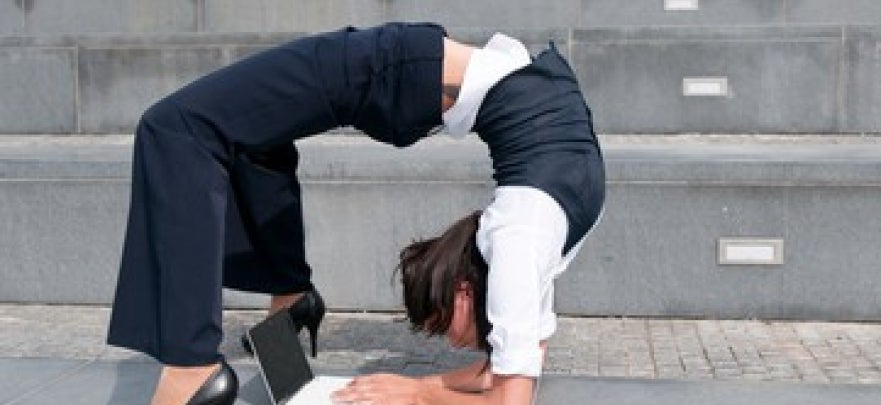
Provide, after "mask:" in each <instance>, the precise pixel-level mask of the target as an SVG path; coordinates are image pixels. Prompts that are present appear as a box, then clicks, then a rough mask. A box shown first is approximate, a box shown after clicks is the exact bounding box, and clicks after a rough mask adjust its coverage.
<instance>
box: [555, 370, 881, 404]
mask: <svg viewBox="0 0 881 405" xmlns="http://www.w3.org/2000/svg"><path fill="white" fill-rule="evenodd" d="M878 401H881V389H879V388H878V387H873V386H850V385H839V386H826V385H807V384H799V385H796V384H780V383H763V382H708V381H668V380H627V379H610V378H602V379H591V378H566V377H558V378H543V379H542V386H541V389H540V391H539V399H538V404H539V405H557V404H598V405H599V404H609V405H612V404H632V405H639V404H647V405H648V404H651V405H660V404H670V405H678V404H718V405H734V404H737V405H747V404H775V405H808V404H811V405H813V404H816V405H821V404H822V405H825V404H853V405H862V404H866V405H868V404H877V403H878Z"/></svg>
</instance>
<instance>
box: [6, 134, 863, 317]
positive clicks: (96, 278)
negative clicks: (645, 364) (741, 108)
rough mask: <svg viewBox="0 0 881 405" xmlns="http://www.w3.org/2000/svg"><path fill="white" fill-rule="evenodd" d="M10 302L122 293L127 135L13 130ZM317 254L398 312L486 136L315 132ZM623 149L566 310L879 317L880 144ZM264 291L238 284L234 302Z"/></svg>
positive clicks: (336, 284) (364, 298)
mask: <svg viewBox="0 0 881 405" xmlns="http://www.w3.org/2000/svg"><path fill="white" fill-rule="evenodd" d="M0 141H2V142H0V218H3V221H0V246H3V250H4V253H3V254H2V255H0V279H2V280H3V282H2V283H0V301H14V302H64V303H102V304H103V303H107V302H109V301H110V300H111V298H112V294H113V288H114V282H115V277H116V271H117V268H116V266H117V263H118V261H119V253H120V249H121V240H122V235H123V232H124V227H125V214H126V210H127V202H128V172H129V165H130V163H129V154H130V143H129V142H130V139H129V138H128V137H86V138H81V137H76V138H70V137H56V138H44V137H17V138H13V139H12V140H9V139H4V140H0ZM299 145H300V149H301V151H302V162H301V178H302V181H303V185H304V202H305V212H306V232H307V236H308V245H307V250H308V256H309V259H310V261H311V262H312V263H313V266H314V268H315V281H316V283H317V284H318V285H319V286H320V288H321V289H322V291H323V292H324V294H325V296H326V298H327V300H328V302H329V303H330V305H332V306H333V307H334V308H344V309H375V310H388V309H395V308H398V302H399V300H400V297H399V295H398V294H397V293H396V292H395V291H396V290H395V288H394V286H393V284H392V283H391V279H390V278H391V274H392V269H393V268H394V265H395V258H396V257H397V253H398V251H399V249H400V248H401V247H402V246H404V245H405V244H407V243H408V242H410V241H411V240H413V239H414V238H418V237H423V236H430V235H433V234H435V233H437V232H439V231H441V230H442V229H444V228H445V227H446V226H447V225H448V224H449V223H451V222H452V221H453V220H455V219H457V218H459V217H460V216H462V215H464V214H465V213H466V212H469V211H470V210H473V209H478V208H481V207H483V206H485V204H487V202H488V201H489V198H490V193H491V190H492V184H491V182H490V181H488V180H489V176H490V165H489V161H488V158H487V156H486V150H485V147H484V146H483V144H482V143H480V142H479V141H477V140H476V139H474V138H472V139H470V140H469V141H462V142H456V141H450V140H446V139H444V138H441V139H436V140H430V141H425V142H422V143H420V144H418V145H417V146H416V147H413V148H408V149H404V150H396V149H394V148H391V147H388V146H382V145H379V144H376V143H373V142H370V141H368V140H365V139H363V138H357V137H356V138H352V137H321V138H317V139H312V140H308V141H305V142H301V143H300V144H299ZM879 146H881V145H879V143H878V142H877V141H874V142H869V143H858V144H843V145H832V144H826V143H819V144H750V143H746V144H743V143H739V144H712V143H692V142H689V141H687V140H686V141H678V142H673V143H669V144H663V143H661V144H641V143H636V144H631V143H626V142H618V143H610V144H607V145H606V148H605V149H606V158H607V166H608V174H609V176H608V177H609V195H608V201H607V210H606V214H605V217H604V219H603V221H602V222H601V224H600V226H599V227H598V228H597V229H596V231H595V233H594V234H593V236H592V237H591V238H590V239H589V242H588V243H587V244H586V245H585V246H584V248H583V250H582V252H581V253H580V255H579V256H578V258H577V259H576V261H575V262H574V263H573V265H572V267H571V268H570V269H569V270H568V271H567V272H566V273H565V274H564V276H563V278H562V279H561V280H560V282H558V284H557V286H558V287H557V288H558V305H557V308H558V310H559V311H561V312H565V313H575V314H588V315H651V316H707V317H760V318H800V319H842V320H843V319H851V320H853V319H873V320H879V319H881V317H879V314H881V298H879V297H878V294H877V291H878V290H879V288H881V273H879V272H878V263H881V251H879V250H878V249H877V248H876V246H875V245H876V241H877V232H878V229H881V217H879V216H878V215H877V212H879V210H881V182H879V180H878V179H879V178H881V147H879ZM720 237H775V238H783V239H784V240H785V247H784V250H785V258H784V259H785V260H784V264H783V265H780V266H720V265H718V264H716V242H717V240H718V239H719V238H720ZM264 300H265V298H264V297H259V296H255V295H247V294H241V293H235V292H231V291H230V292H228V296H227V303H228V305H231V306H254V305H261V304H263V303H264Z"/></svg>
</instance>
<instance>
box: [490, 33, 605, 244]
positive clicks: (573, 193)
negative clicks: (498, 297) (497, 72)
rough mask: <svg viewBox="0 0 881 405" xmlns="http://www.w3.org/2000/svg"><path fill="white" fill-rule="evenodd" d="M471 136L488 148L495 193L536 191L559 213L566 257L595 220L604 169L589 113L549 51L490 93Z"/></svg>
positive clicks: (560, 63) (554, 53) (563, 65)
mask: <svg viewBox="0 0 881 405" xmlns="http://www.w3.org/2000/svg"><path fill="white" fill-rule="evenodd" d="M474 131H475V132H477V133H478V134H479V135H480V138H481V139H483V141H484V142H486V143H487V145H488V146H489V151H490V156H491V157H492V162H493V169H494V170H495V174H494V175H493V178H495V180H496V183H497V184H498V185H499V186H530V187H535V188H538V189H540V190H542V191H544V192H546V193H548V194H549V195H550V196H551V197H553V198H554V199H555V200H556V201H557V202H558V203H559V204H560V205H561V206H562V208H563V211H564V212H565V213H566V217H567V219H568V220H569V232H568V235H567V237H566V244H565V246H564V249H563V253H564V254H565V253H567V252H568V251H569V250H570V249H571V248H572V247H573V246H574V245H575V244H576V243H577V242H578V241H579V240H580V239H581V238H582V237H583V236H584V235H585V234H586V233H587V232H588V231H589V230H590V228H591V227H592V226H593V224H594V223H595V222H596V220H597V217H598V216H599V214H600V211H601V209H602V206H603V200H604V198H605V169H604V167H603V158H602V152H601V151H600V147H599V143H598V142H597V138H596V135H595V134H594V132H593V124H592V120H591V112H590V109H589V108H588V106H587V104H586V103H585V101H584V97H583V96H582V94H581V91H580V89H579V87H578V82H577V81H576V79H575V74H574V73H573V72H572V69H571V68H570V67H569V65H568V64H567V63H566V61H565V59H563V57H562V56H561V55H560V54H559V52H558V51H557V50H556V48H554V47H553V45H552V46H551V48H550V49H548V50H546V51H544V52H542V53H541V54H540V55H539V56H538V57H536V58H535V59H534V60H533V61H532V63H531V64H530V65H528V66H526V67H524V68H522V69H520V70H517V71H515V72H514V73H512V74H511V75H509V76H507V77H505V78H504V79H502V81H500V82H499V83H497V84H496V85H495V86H493V88H491V89H490V90H489V92H488V93H487V95H486V98H485V99H484V101H483V104H482V105H481V107H480V111H479V112H478V115H477V121H476V123H475V126H474Z"/></svg>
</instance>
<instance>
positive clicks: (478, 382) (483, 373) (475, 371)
mask: <svg viewBox="0 0 881 405" xmlns="http://www.w3.org/2000/svg"><path fill="white" fill-rule="evenodd" d="M488 366H489V365H488V364H487V360H478V361H475V362H474V363H472V364H469V365H467V366H465V367H462V368H460V369H456V370H452V371H448V372H446V373H443V374H437V375H431V376H426V377H423V378H422V380H423V381H425V382H426V383H427V384H429V385H432V386H436V387H442V388H447V389H450V390H453V391H460V392H482V391H486V390H488V389H490V388H491V387H492V374H490V372H489V367H488Z"/></svg>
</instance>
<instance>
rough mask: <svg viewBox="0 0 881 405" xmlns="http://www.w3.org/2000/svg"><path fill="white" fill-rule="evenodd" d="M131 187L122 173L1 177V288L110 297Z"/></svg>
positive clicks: (88, 298) (64, 296)
mask: <svg viewBox="0 0 881 405" xmlns="http://www.w3.org/2000/svg"><path fill="white" fill-rule="evenodd" d="M128 190H129V186H128V182H127V181H124V180H101V179H96V180H92V181H81V180H80V181H77V180H70V181H65V180H57V181H51V180H49V181H16V180H12V181H0V201H2V204H0V218H3V221H2V225H0V230H2V232H0V244H2V246H4V249H3V250H4V254H3V255H2V259H0V268H2V270H0V273H2V278H3V280H4V282H3V283H0V295H2V296H3V297H5V299H7V300H14V301H36V302H65V301H69V302H77V301H79V302H93V303H101V302H109V300H112V297H113V292H114V287H113V284H114V283H113V282H112V281H113V280H115V279H116V274H117V271H118V265H119V264H118V263H119V252H121V246H122V235H123V231H124V229H125V214H126V212H127V204H128V203H127V200H128V198H127V195H128Z"/></svg>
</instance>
